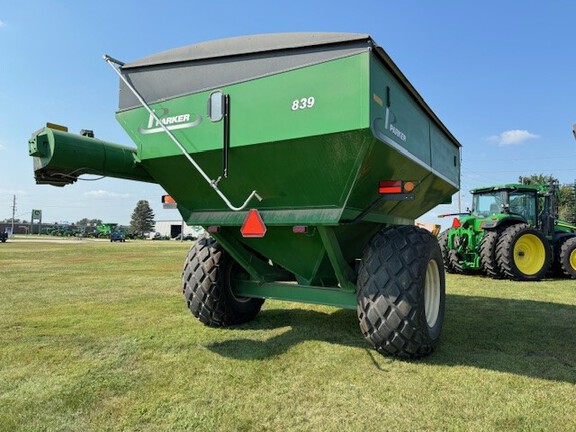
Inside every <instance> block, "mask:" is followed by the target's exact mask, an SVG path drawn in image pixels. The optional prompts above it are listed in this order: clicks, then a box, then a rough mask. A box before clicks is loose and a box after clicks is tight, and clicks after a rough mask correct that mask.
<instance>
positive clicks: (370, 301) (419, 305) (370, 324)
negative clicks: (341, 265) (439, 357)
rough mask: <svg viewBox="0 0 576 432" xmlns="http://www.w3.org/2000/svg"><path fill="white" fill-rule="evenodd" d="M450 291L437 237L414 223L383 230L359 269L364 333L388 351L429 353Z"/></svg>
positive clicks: (413, 355)
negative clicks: (447, 287)
mask: <svg viewBox="0 0 576 432" xmlns="http://www.w3.org/2000/svg"><path fill="white" fill-rule="evenodd" d="M445 290H446V281H445V276H444V268H443V264H442V254H441V252H440V247H439V246H438V242H437V241H436V238H435V237H434V236H432V235H431V234H430V233H429V232H428V231H426V230H424V229H422V228H418V227H415V226H402V227H397V228H387V229H384V230H382V231H380V232H379V233H377V234H376V235H375V236H374V237H373V238H372V240H371V241H370V243H369V244H368V246H367V247H366V249H365V251H364V255H363V257H362V261H361V263H360V269H359V271H358V306H357V312H358V319H359V321H360V329H361V330H362V334H363V335H364V337H365V338H366V340H367V341H368V342H369V343H370V344H372V345H373V346H374V348H376V350H378V351H379V352H381V353H383V354H391V355H395V356H397V357H401V358H419V357H422V356H425V355H427V354H429V353H430V352H432V351H433V350H434V349H435V348H436V346H437V345H438V341H439V339H440V331H441V329H442V323H443V321H444V304H445V298H446V294H445Z"/></svg>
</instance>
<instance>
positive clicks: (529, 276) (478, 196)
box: [439, 183, 576, 281]
mask: <svg viewBox="0 0 576 432" xmlns="http://www.w3.org/2000/svg"><path fill="white" fill-rule="evenodd" d="M471 193H472V210H470V211H469V212H467V213H457V214H450V215H442V216H441V217H444V216H457V217H455V218H454V221H453V223H452V227H451V228H449V229H447V230H446V231H444V232H442V233H441V234H440V236H439V243H440V248H441V251H442V257H443V261H444V267H445V269H446V270H447V271H448V272H451V273H466V272H472V271H482V272H484V273H486V274H487V275H488V276H491V277H494V278H508V279H513V280H524V281H537V280H540V279H542V278H543V277H544V276H545V275H546V274H547V273H548V271H549V270H550V269H553V270H554V272H555V273H556V274H557V275H561V276H565V277H572V278H576V226H574V225H572V224H569V223H567V222H564V221H561V220H559V219H558V217H557V214H558V183H551V184H549V185H542V184H539V185H524V184H506V185H501V186H491V187H485V188H480V189H475V190H472V191H471Z"/></svg>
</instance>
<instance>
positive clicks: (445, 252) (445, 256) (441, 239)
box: [438, 229, 455, 273]
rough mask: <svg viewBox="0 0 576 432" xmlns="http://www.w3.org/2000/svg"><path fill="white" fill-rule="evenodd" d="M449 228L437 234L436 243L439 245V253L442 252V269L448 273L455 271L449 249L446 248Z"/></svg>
mask: <svg viewBox="0 0 576 432" xmlns="http://www.w3.org/2000/svg"><path fill="white" fill-rule="evenodd" d="M449 231H450V229H447V230H445V231H443V232H442V233H441V234H440V235H439V236H438V244H439V245H440V253H441V254H442V262H443V263H444V269H445V270H446V271H447V272H448V273H455V270H454V268H453V267H452V262H451V261H450V255H449V254H450V249H448V233H449Z"/></svg>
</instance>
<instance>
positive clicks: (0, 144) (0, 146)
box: [0, 142, 5, 150]
mask: <svg viewBox="0 0 576 432" xmlns="http://www.w3.org/2000/svg"><path fill="white" fill-rule="evenodd" d="M4 148H5V147H4V144H2V143H1V142H0V150H2V149H4Z"/></svg>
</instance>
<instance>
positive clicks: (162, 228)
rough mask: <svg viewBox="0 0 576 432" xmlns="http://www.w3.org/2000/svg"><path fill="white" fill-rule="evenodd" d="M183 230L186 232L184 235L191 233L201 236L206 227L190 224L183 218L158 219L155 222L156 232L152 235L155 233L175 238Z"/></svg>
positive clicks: (152, 234)
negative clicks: (183, 220)
mask: <svg viewBox="0 0 576 432" xmlns="http://www.w3.org/2000/svg"><path fill="white" fill-rule="evenodd" d="M182 232H184V235H187V234H191V235H192V236H194V237H199V236H201V235H202V234H204V228H202V227H201V226H188V225H186V224H185V223H184V222H182V220H163V221H156V222H155V224H154V232H153V233H151V237H153V236H154V235H160V236H162V237H166V236H167V237H170V238H174V237H176V236H178V235H179V234H180V233H182ZM156 233H158V234H156Z"/></svg>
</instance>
